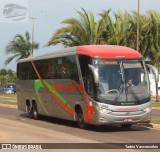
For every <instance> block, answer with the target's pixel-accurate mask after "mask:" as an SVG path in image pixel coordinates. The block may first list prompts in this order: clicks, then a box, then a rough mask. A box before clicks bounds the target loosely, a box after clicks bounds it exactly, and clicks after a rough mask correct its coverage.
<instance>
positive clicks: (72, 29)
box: [48, 9, 103, 47]
mask: <svg viewBox="0 0 160 152" xmlns="http://www.w3.org/2000/svg"><path fill="white" fill-rule="evenodd" d="M77 12H78V14H79V16H80V19H76V18H69V19H66V20H64V21H63V22H62V23H63V24H65V25H66V26H65V27H62V28H60V29H58V30H57V31H56V33H55V34H54V35H53V36H52V38H51V39H50V40H49V42H48V45H56V44H62V45H64V47H71V46H78V45H89V44H99V42H100V39H101V34H102V30H103V28H102V22H101V21H99V22H96V21H95V18H94V15H93V13H92V12H86V11H85V10H84V9H82V11H77Z"/></svg>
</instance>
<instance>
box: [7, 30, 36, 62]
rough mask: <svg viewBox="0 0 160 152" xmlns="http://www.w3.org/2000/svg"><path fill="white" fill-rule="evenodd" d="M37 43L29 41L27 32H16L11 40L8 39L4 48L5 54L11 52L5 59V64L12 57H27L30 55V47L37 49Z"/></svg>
mask: <svg viewBox="0 0 160 152" xmlns="http://www.w3.org/2000/svg"><path fill="white" fill-rule="evenodd" d="M38 47H39V44H38V43H36V42H34V43H33V44H32V43H31V42H30V35H29V33H28V32H26V33H25V36H23V35H21V34H18V35H16V36H15V37H14V38H13V40H12V41H10V42H9V43H8V45H7V47H6V49H5V53H6V54H11V56H10V57H8V58H7V59H6V61H5V65H7V64H9V63H10V62H11V61H12V60H13V59H15V58H16V59H17V61H18V60H19V59H22V58H27V57H29V56H30V55H32V49H38Z"/></svg>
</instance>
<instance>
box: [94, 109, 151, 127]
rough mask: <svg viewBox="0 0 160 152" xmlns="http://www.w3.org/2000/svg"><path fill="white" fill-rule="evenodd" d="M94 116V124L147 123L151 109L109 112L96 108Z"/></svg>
mask: <svg viewBox="0 0 160 152" xmlns="http://www.w3.org/2000/svg"><path fill="white" fill-rule="evenodd" d="M95 112H96V117H95V119H94V121H93V124H94V125H107V124H136V123H149V122H150V120H151V109H149V110H148V111H135V112H133V111H132V112H130V111H125V112H124V111H123V112H119V111H118V112H117V111H116V112H110V113H105V111H99V110H96V111H95Z"/></svg>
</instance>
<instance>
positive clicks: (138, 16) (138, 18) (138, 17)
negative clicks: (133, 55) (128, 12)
mask: <svg viewBox="0 0 160 152" xmlns="http://www.w3.org/2000/svg"><path fill="white" fill-rule="evenodd" d="M139 20H140V0H138V14H137V51H139Z"/></svg>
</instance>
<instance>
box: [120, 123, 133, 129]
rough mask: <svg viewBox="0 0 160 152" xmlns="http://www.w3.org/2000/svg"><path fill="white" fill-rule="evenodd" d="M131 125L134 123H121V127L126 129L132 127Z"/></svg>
mask: <svg viewBox="0 0 160 152" xmlns="http://www.w3.org/2000/svg"><path fill="white" fill-rule="evenodd" d="M131 126H132V124H121V127H122V128H126V129H129V128H131Z"/></svg>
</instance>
